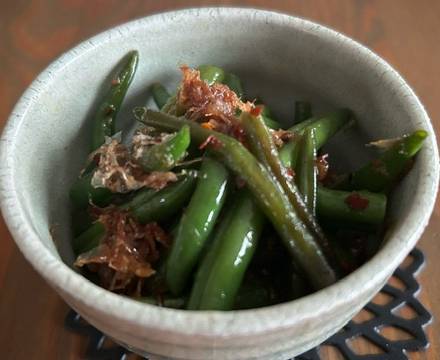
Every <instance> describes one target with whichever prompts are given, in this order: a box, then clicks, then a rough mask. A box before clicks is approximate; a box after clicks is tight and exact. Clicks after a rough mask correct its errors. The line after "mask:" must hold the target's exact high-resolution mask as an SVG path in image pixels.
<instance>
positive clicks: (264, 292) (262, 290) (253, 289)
mask: <svg viewBox="0 0 440 360" xmlns="http://www.w3.org/2000/svg"><path fill="white" fill-rule="evenodd" d="M271 292H272V291H271V289H270V287H269V286H267V285H266V284H264V283H263V282H262V281H257V280H254V281H246V279H245V280H244V281H243V283H242V285H241V287H240V289H239V290H238V293H237V296H236V298H235V303H234V309H236V310H243V309H255V308H259V307H263V306H269V305H271V304H273V300H274V299H273V296H272V294H271Z"/></svg>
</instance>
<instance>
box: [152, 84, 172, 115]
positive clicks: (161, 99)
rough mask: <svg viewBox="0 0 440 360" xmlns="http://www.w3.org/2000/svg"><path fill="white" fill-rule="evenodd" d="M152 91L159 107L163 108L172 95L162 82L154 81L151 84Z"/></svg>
mask: <svg viewBox="0 0 440 360" xmlns="http://www.w3.org/2000/svg"><path fill="white" fill-rule="evenodd" d="M151 93H152V94H153V99H154V102H155V103H156V105H157V107H158V108H159V109H162V108H163V107H164V106H165V104H166V103H167V101H168V99H169V98H170V97H171V95H170V93H169V92H168V91H167V89H165V86H163V85H162V84H161V83H154V84H153V85H152V86H151Z"/></svg>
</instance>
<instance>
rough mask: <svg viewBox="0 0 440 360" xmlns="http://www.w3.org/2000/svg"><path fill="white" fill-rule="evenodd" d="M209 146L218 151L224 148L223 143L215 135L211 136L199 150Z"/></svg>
mask: <svg viewBox="0 0 440 360" xmlns="http://www.w3.org/2000/svg"><path fill="white" fill-rule="evenodd" d="M208 145H210V146H212V147H213V148H214V149H218V148H220V147H222V146H223V143H222V142H221V141H220V140H219V139H217V138H216V137H215V136H214V135H209V136H208V137H207V138H206V140H205V141H204V142H203V143H202V144H201V145H200V146H199V149H200V150H203V149H204V148H206V147H207V146H208Z"/></svg>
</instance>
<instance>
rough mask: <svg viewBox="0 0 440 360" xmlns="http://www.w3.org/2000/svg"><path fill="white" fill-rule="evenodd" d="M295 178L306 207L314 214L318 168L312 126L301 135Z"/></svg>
mask: <svg viewBox="0 0 440 360" xmlns="http://www.w3.org/2000/svg"><path fill="white" fill-rule="evenodd" d="M295 180H296V183H297V185H298V190H299V191H300V192H301V194H302V196H303V199H304V202H305V204H306V206H307V208H308V209H309V211H310V213H311V214H312V215H315V214H316V187H317V185H318V170H317V168H316V141H315V129H313V128H311V129H307V130H305V132H304V135H303V137H302V140H301V147H300V152H299V163H298V166H297V167H296V176H295Z"/></svg>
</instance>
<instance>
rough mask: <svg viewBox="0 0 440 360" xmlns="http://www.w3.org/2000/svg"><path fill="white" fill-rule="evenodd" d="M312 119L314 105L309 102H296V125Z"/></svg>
mask: <svg viewBox="0 0 440 360" xmlns="http://www.w3.org/2000/svg"><path fill="white" fill-rule="evenodd" d="M311 117H312V105H311V104H310V103H309V102H308V101H295V123H296V124H298V123H300V122H302V121H304V120H307V119H310V118H311Z"/></svg>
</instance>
